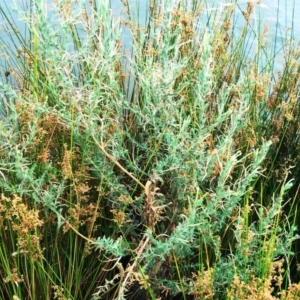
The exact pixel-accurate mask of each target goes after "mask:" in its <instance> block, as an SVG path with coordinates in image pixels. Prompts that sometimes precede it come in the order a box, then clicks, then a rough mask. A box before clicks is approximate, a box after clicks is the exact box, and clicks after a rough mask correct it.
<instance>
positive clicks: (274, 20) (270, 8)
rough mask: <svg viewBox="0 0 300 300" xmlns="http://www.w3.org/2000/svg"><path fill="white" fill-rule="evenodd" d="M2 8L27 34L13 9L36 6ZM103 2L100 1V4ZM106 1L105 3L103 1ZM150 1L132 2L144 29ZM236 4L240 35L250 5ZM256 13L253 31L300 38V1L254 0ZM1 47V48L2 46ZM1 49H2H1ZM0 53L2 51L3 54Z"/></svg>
mask: <svg viewBox="0 0 300 300" xmlns="http://www.w3.org/2000/svg"><path fill="white" fill-rule="evenodd" d="M0 1H1V2H0V3H1V4H0V6H1V7H2V9H3V10H4V11H5V13H7V14H8V15H9V16H10V18H11V20H13V21H14V22H15V24H16V26H17V27H18V29H19V30H20V31H21V32H24V31H25V28H24V25H23V23H22V22H20V21H19V20H18V17H17V15H16V14H15V13H14V12H13V10H12V9H11V6H13V5H14V4H15V3H21V6H22V7H24V6H29V3H31V2H34V1H33V0H15V1H7V0H0ZM100 1H101V0H100ZM102 1H104V0H102ZM178 1H179V0H174V2H173V3H177V2H178ZM150 2H151V0H129V3H130V11H131V13H132V14H138V16H139V21H140V22H141V25H143V24H145V22H146V17H147V13H146V12H147V10H148V7H149V3H150ZM202 2H203V3H206V5H205V10H206V11H207V13H210V12H216V13H219V14H220V15H221V14H222V12H223V11H224V9H225V8H226V7H227V6H228V5H230V4H229V2H234V1H224V0H223V1H220V0H219V1H216V0H206V1H205V0H203V1H202ZM236 2H237V4H238V5H237V9H236V14H235V18H236V22H237V23H236V24H237V25H236V26H235V27H236V28H237V31H238V30H239V28H240V27H242V24H243V22H244V18H243V15H242V11H243V10H245V9H246V7H247V2H248V1H236ZM51 3H53V0H48V1H47V4H48V6H49V7H51ZM253 3H254V13H253V15H252V20H251V22H252V24H253V26H254V28H255V27H256V26H257V25H258V23H259V20H263V21H264V22H265V24H267V26H268V28H269V36H270V37H271V38H272V39H273V41H274V40H275V39H276V40H277V41H278V42H279V43H278V44H281V42H284V39H285V37H286V28H288V27H292V26H293V27H294V31H295V32H294V33H293V34H292V36H299V34H300V18H298V17H297V16H299V14H300V1H298V0H260V1H259V0H254V1H253ZM110 5H111V11H112V13H113V16H114V17H115V18H119V17H120V16H121V15H122V12H123V11H124V6H123V4H122V2H121V1H120V0H111V1H110ZM1 18H2V16H0V24H1V23H2V22H3V20H1ZM122 40H123V44H124V46H125V48H130V44H131V37H130V32H129V30H128V29H126V28H123V38H122ZM1 43H2V44H6V45H11V46H12V47H14V46H13V45H12V44H11V39H10V37H9V35H8V34H7V33H6V32H5V31H3V30H2V31H1V32H0V44H1ZM0 46H2V45H0ZM0 49H2V47H0ZM0 51H1V50H0ZM276 51H280V48H278V49H276ZM5 64H6V63H5V61H4V60H3V58H1V57H0V66H3V67H2V69H3V70H1V68H0V75H2V76H3V74H4V72H5Z"/></svg>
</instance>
